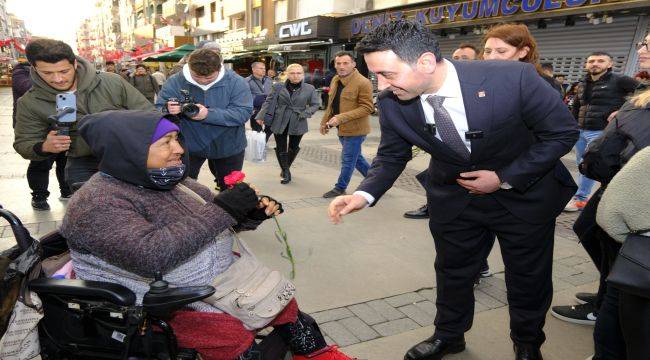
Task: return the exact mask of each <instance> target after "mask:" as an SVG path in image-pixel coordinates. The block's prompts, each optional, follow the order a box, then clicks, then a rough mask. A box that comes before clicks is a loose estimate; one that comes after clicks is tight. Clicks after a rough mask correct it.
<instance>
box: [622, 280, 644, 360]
mask: <svg viewBox="0 0 650 360" xmlns="http://www.w3.org/2000/svg"><path fill="white" fill-rule="evenodd" d="M619 309H620V310H619V313H618V314H619V316H620V321H621V328H622V329H623V336H624V338H625V347H626V349H627V358H628V359H649V358H650V341H648V340H649V339H650V299H648V298H642V297H639V296H636V295H633V294H630V293H627V292H625V291H621V292H620V293H619ZM644 356H645V357H644Z"/></svg>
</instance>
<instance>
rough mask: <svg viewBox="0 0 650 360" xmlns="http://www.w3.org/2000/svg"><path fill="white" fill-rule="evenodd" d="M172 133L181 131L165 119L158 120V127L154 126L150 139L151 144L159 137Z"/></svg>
mask: <svg viewBox="0 0 650 360" xmlns="http://www.w3.org/2000/svg"><path fill="white" fill-rule="evenodd" d="M172 131H181V129H180V128H179V127H178V125H176V124H174V123H173V122H171V121H169V120H167V119H166V118H164V117H163V118H160V121H159V122H158V126H156V130H155V131H154V132H153V136H152V137H151V143H152V144H153V143H155V142H156V141H158V140H160V138H161V137H163V136H165V135H167V134H168V133H170V132H172Z"/></svg>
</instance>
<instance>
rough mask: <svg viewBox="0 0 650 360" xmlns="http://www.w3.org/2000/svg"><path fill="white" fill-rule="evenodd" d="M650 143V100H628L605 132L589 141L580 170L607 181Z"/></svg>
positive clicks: (590, 176) (593, 177)
mask: <svg viewBox="0 0 650 360" xmlns="http://www.w3.org/2000/svg"><path fill="white" fill-rule="evenodd" d="M647 146H650V104H649V105H647V106H646V107H645V108H636V107H634V106H633V105H632V104H631V103H630V102H626V103H625V104H624V105H623V106H622V107H621V109H620V110H619V112H618V113H617V114H616V116H615V117H614V119H612V121H611V122H610V123H609V124H608V125H607V127H606V128H605V130H604V131H603V134H602V135H601V136H600V137H598V138H597V139H596V140H594V141H593V142H592V143H590V144H589V147H588V148H587V151H586V153H585V155H584V157H583V161H582V163H581V164H580V172H582V173H583V174H585V175H587V176H588V177H589V178H592V179H594V180H598V181H600V182H601V183H603V184H607V183H609V182H610V181H611V179H612V178H613V177H614V175H616V173H617V172H618V171H619V170H620V169H621V168H622V167H623V165H625V164H626V163H627V162H628V161H629V160H630V159H631V158H632V156H634V154H636V153H637V152H638V151H639V150H641V149H643V148H645V147H647Z"/></svg>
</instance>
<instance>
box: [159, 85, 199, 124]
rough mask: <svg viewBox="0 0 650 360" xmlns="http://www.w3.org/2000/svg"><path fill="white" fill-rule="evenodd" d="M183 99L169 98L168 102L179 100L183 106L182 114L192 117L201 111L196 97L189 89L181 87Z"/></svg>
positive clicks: (179, 103)
mask: <svg viewBox="0 0 650 360" xmlns="http://www.w3.org/2000/svg"><path fill="white" fill-rule="evenodd" d="M181 94H182V95H183V98H182V99H177V98H169V99H168V100H167V101H168V102H177V103H178V105H180V106H181V114H183V115H185V116H187V117H189V118H191V117H194V116H196V114H198V113H199V107H198V106H197V105H196V102H195V101H194V98H193V97H192V96H191V95H190V91H189V90H184V89H181Z"/></svg>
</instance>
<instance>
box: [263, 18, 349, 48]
mask: <svg viewBox="0 0 650 360" xmlns="http://www.w3.org/2000/svg"><path fill="white" fill-rule="evenodd" d="M275 28H276V31H275V36H276V38H277V39H278V41H279V42H291V41H298V40H311V39H328V38H335V37H336V33H337V29H338V27H337V23H336V19H335V18H332V17H327V16H314V17H310V18H306V19H300V20H296V21H291V22H286V23H282V24H278V25H276V26H275Z"/></svg>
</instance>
